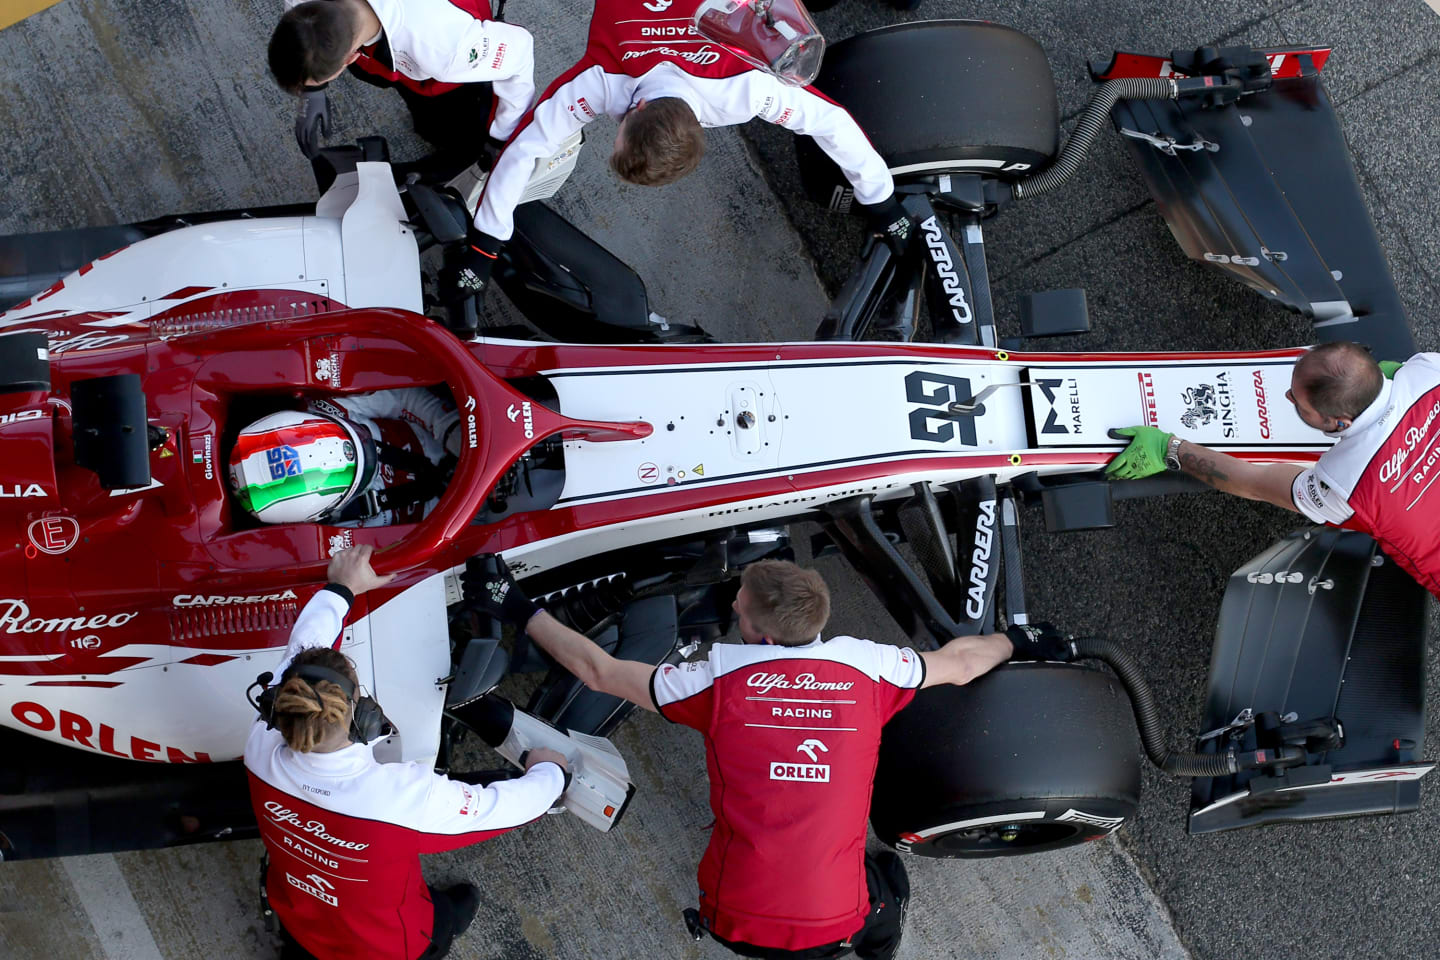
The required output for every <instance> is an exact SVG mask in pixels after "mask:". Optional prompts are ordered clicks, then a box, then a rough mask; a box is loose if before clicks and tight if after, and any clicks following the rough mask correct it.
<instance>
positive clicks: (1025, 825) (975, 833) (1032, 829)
mask: <svg viewBox="0 0 1440 960" xmlns="http://www.w3.org/2000/svg"><path fill="white" fill-rule="evenodd" d="M1079 832H1080V825H1079V824H1075V823H1058V822H1056V821H1054V820H1017V821H1014V822H1012V823H1007V822H1003V821H1002V822H1000V823H987V824H985V825H984V826H977V827H974V828H971V829H969V830H955V831H952V832H950V833H947V834H944V835H942V836H939V837H936V838H935V839H934V840H931V841H930V845H931V846H932V847H933V848H934V849H935V850H937V851H944V852H945V853H947V854H950V855H951V856H955V855H965V854H976V855H983V854H992V855H993V854H997V853H1005V852H1010V851H1014V852H1016V853H1019V852H1021V851H1025V852H1030V851H1034V850H1037V849H1043V848H1046V847H1052V846H1058V845H1060V844H1064V843H1066V842H1067V841H1072V840H1074V838H1075V835H1076V834H1077V833H1079Z"/></svg>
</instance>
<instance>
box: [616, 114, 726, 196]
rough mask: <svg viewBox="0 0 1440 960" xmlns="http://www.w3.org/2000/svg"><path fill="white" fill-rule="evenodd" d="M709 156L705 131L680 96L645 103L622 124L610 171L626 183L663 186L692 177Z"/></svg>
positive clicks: (625, 118) (621, 122) (623, 120)
mask: <svg viewBox="0 0 1440 960" xmlns="http://www.w3.org/2000/svg"><path fill="white" fill-rule="evenodd" d="M703 156H705V131H704V130H702V129H701V127H700V121H699V120H697V119H696V118H695V111H694V110H691V109H690V105H689V104H688V103H686V102H685V101H684V100H681V99H679V98H678V97H661V98H659V99H658V100H641V101H640V102H639V103H637V104H636V105H635V106H633V107H631V108H630V112H629V113H627V114H625V116H624V117H623V118H622V119H621V121H620V130H619V132H617V133H616V134H615V152H614V153H612V154H610V169H612V170H614V171H615V175H616V176H618V177H619V178H620V179H621V180H624V181H625V182H626V183H633V184H636V185H638V186H642V187H663V186H665V184H667V183H674V182H675V181H676V180H679V179H680V178H681V177H685V176H689V175H690V174H691V173H693V172H694V170H695V168H696V167H698V166H699V165H700V158H701V157H703Z"/></svg>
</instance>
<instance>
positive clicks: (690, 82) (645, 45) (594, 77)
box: [447, 0, 913, 297]
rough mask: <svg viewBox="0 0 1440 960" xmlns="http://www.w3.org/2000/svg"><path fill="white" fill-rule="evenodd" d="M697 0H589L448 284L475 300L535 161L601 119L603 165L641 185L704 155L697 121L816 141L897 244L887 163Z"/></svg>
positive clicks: (904, 232) (510, 148)
mask: <svg viewBox="0 0 1440 960" xmlns="http://www.w3.org/2000/svg"><path fill="white" fill-rule="evenodd" d="M699 5H700V0H661V2H659V3H639V2H637V0H596V2H595V10H594V13H593V14H592V16H591V18H590V36H589V39H588V41H587V43H586V47H585V54H584V55H583V56H582V57H581V58H580V61H579V62H578V63H576V64H575V65H574V66H573V67H571V68H570V69H569V70H567V71H566V72H565V73H563V74H561V75H560V77H559V78H558V79H556V80H555V81H554V82H553V83H552V84H551V85H550V87H549V89H547V90H546V91H545V92H544V93H543V94H542V95H541V97H540V99H539V100H538V101H537V102H536V104H535V108H534V109H533V110H532V111H531V112H530V113H529V114H528V115H527V116H526V117H525V119H524V120H523V121H522V122H521V124H520V125H519V127H518V128H517V129H516V132H515V134H514V137H513V139H512V140H511V141H510V142H509V143H508V144H507V145H506V146H505V149H504V151H503V152H502V153H501V154H500V157H499V159H497V160H496V161H495V166H494V169H493V170H492V171H491V174H490V179H489V181H488V182H487V183H486V184H485V190H484V192H483V194H482V195H481V198H480V202H479V204H478V206H477V209H476V212H475V221H474V230H473V231H472V233H471V236H470V238H469V239H470V242H469V244H468V245H467V249H466V251H465V255H464V256H463V258H461V260H460V262H459V263H458V264H457V269H456V271H455V272H454V273H453V274H451V275H450V276H449V277H448V278H447V287H449V288H450V289H451V290H453V292H454V293H456V294H459V295H463V296H472V295H473V296H476V297H480V296H483V294H484V291H485V287H486V285H487V284H488V283H489V279H490V273H491V270H492V269H493V266H494V262H495V259H496V257H497V256H498V254H499V252H500V249H501V247H502V246H503V244H504V243H505V241H507V240H509V239H510V236H511V234H512V232H513V231H514V227H515V223H514V212H515V207H516V205H517V204H518V203H519V202H520V197H521V195H522V194H523V192H524V190H525V185H526V183H527V182H528V181H529V179H530V176H531V173H532V171H533V170H534V167H535V163H536V161H541V160H545V159H547V158H549V157H551V156H552V155H554V153H555V151H556V150H557V149H558V148H559V146H560V145H561V144H562V143H563V142H564V141H565V139H566V138H567V137H569V136H571V135H572V134H573V133H575V132H576V131H577V130H580V129H581V128H583V127H584V126H585V125H586V124H588V123H590V122H591V121H592V120H595V119H597V118H598V117H601V116H608V117H612V118H614V119H616V120H619V121H620V128H619V130H618V131H617V133H616V135H615V149H614V152H613V153H612V155H611V157H610V166H611V168H612V169H613V170H614V171H615V173H616V174H617V175H618V176H619V177H620V178H621V179H623V180H626V181H628V182H630V183H635V184H639V185H642V186H662V185H664V184H668V183H673V182H674V181H676V180H679V179H680V178H681V177H684V176H686V175H687V174H689V173H690V172H692V171H693V170H694V169H695V167H696V166H697V165H698V164H699V163H700V158H701V156H702V155H703V154H704V151H705V135H704V129H703V128H705V127H726V126H732V125H734V124H739V123H745V122H746V121H748V120H751V119H754V118H757V117H758V118H759V119H761V120H765V121H768V122H770V123H773V124H776V125H778V126H782V127H785V128H786V129H789V130H793V131H795V132H796V133H803V134H807V135H809V136H811V137H814V138H815V141H816V142H817V143H818V144H819V145H820V147H821V149H823V150H824V151H825V153H826V154H828V155H829V156H830V159H832V160H834V161H835V163H836V164H837V165H838V166H839V167H840V169H841V170H842V171H844V173H845V176H846V178H848V179H849V181H850V183H851V185H852V186H853V187H854V190H855V200H856V201H857V202H858V203H859V204H860V205H861V207H862V208H863V210H864V211H865V213H866V215H867V219H869V221H870V223H871V225H872V227H873V228H874V229H875V230H876V231H877V232H879V233H880V234H881V235H882V236H884V237H885V238H886V242H887V243H890V244H891V245H892V246H893V247H896V248H897V249H903V248H904V246H905V245H906V244H907V243H908V241H909V238H910V235H911V233H912V232H913V224H912V223H911V222H910V219H909V218H908V217H907V216H906V215H905V211H904V209H903V208H902V207H901V205H900V203H899V201H898V200H897V199H896V197H895V183H894V180H893V179H892V178H891V176H890V170H889V168H888V167H887V166H886V163H885V161H884V159H882V158H881V156H880V154H879V153H877V152H876V150H875V148H874V147H873V146H871V145H870V141H869V139H867V138H866V136H865V133H864V132H863V131H862V130H861V129H860V126H859V125H858V124H857V123H856V122H855V120H854V118H852V117H851V116H850V114H849V112H847V111H846V110H845V108H844V107H841V106H840V105H839V104H837V103H835V102H834V101H833V100H830V99H829V98H827V97H826V96H825V95H824V94H822V93H820V92H819V91H818V90H816V89H815V88H813V87H797V86H790V85H788V84H785V83H783V82H781V81H780V80H779V79H778V78H777V77H776V76H774V75H773V74H771V73H769V72H766V71H764V70H760V69H757V68H755V67H753V66H751V65H750V64H748V63H746V62H745V61H744V60H742V59H740V58H739V57H738V56H736V55H735V54H733V53H731V52H730V51H729V50H727V49H726V48H725V47H723V46H721V45H719V44H717V43H714V42H712V41H710V40H707V39H705V38H704V37H702V36H701V35H700V34H698V33H697V32H696V31H695V30H694V28H693V27H692V26H691V21H692V19H693V17H694V14H695V11H696V8H697V7H698V6H699Z"/></svg>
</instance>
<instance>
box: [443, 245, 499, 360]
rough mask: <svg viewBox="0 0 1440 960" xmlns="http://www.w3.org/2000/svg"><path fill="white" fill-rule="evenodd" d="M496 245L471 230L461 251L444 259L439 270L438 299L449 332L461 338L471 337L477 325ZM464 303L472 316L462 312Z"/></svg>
mask: <svg viewBox="0 0 1440 960" xmlns="http://www.w3.org/2000/svg"><path fill="white" fill-rule="evenodd" d="M500 246H501V242H500V241H499V240H496V239H495V238H494V237H488V236H486V235H485V234H483V233H479V232H478V231H476V230H474V229H473V228H472V229H471V230H470V234H469V236H467V237H466V238H465V246H464V248H463V249H461V250H460V251H458V252H457V253H455V255H454V256H453V257H451V258H448V262H447V265H446V267H445V269H443V270H441V271H440V299H441V301H442V302H443V303H444V304H445V307H446V310H447V312H448V314H449V320H450V322H449V326H450V329H451V330H454V331H455V332H456V333H457V334H460V335H461V336H470V335H473V334H474V333H475V329H476V326H478V324H479V318H480V308H481V306H482V305H483V304H484V302H485V290H486V289H487V288H488V287H489V286H490V273H491V271H492V270H494V269H495V261H496V260H497V259H499V256H500ZM467 302H468V304H470V305H472V306H473V307H474V311H473V313H469V312H467V311H466V309H465V308H466V305H467Z"/></svg>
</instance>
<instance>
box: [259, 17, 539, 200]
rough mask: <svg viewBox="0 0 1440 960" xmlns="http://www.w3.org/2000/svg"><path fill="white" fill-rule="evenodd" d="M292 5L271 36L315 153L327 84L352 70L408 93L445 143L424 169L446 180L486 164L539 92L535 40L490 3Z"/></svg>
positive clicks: (281, 75)
mask: <svg viewBox="0 0 1440 960" xmlns="http://www.w3.org/2000/svg"><path fill="white" fill-rule="evenodd" d="M285 7H286V10H285V13H284V14H283V15H282V16H281V18H280V23H279V24H278V25H277V26H276V27H275V32H274V33H273V34H272V35H271V37H270V47H269V61H270V73H271V74H272V75H273V76H274V77H275V81H276V82H277V83H278V84H280V86H281V88H282V89H284V90H286V91H288V92H290V93H294V94H298V95H299V96H300V111H299V114H298V116H297V119H296V121H295V139H296V141H297V142H298V143H299V144H300V149H301V151H302V152H304V154H305V156H306V157H308V158H310V159H312V160H313V159H314V158H315V157H316V156H317V155H318V154H319V151H320V141H321V138H322V136H329V135H330V101H329V98H328V94H327V93H326V90H325V88H326V86H327V85H328V84H329V83H330V81H332V80H334V79H336V78H338V77H339V76H340V74H341V73H343V72H345V70H346V69H347V68H348V69H349V71H350V73H351V74H352V75H353V76H355V77H356V78H357V79H359V80H362V81H364V82H365V83H369V84H373V85H374V86H379V87H394V88H395V89H397V90H398V91H400V96H401V98H402V99H403V100H404V101H405V106H406V107H407V108H409V110H410V115H411V118H412V119H413V120H414V123H415V132H416V133H418V134H419V135H420V136H421V137H423V138H424V139H425V140H427V141H429V142H430V143H431V144H432V145H434V146H435V147H436V149H437V153H436V154H435V155H434V156H432V157H430V158H429V159H428V161H427V162H426V164H425V165H424V169H425V171H426V172H429V173H432V174H434V175H436V176H438V177H442V178H448V177H450V176H453V175H454V174H456V173H459V172H460V170H461V169H463V168H464V167H465V166H468V165H469V164H471V163H473V162H475V161H476V160H477V158H479V159H481V162H482V165H484V166H486V167H487V168H488V166H489V163H490V162H491V161H493V159H494V155H495V154H496V153H498V152H499V149H500V145H501V144H503V143H504V142H505V140H507V139H509V137H510V134H511V133H513V132H514V130H515V125H516V124H517V123H519V122H520V118H521V117H522V116H523V115H524V113H525V111H526V110H528V109H530V102H531V101H532V100H533V99H534V98H535V79H534V71H535V59H534V40H533V38H532V37H531V36H530V33H529V31H527V30H525V29H523V28H521V27H517V26H515V25H513V24H509V23H503V22H501V21H499V20H495V19H492V17H491V11H490V3H489V0H307V2H304V3H300V2H299V0H285ZM492 92H493V94H494V96H493V100H492V96H491V94H492ZM487 129H488V137H487Z"/></svg>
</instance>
